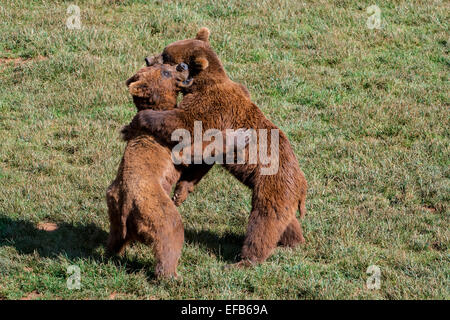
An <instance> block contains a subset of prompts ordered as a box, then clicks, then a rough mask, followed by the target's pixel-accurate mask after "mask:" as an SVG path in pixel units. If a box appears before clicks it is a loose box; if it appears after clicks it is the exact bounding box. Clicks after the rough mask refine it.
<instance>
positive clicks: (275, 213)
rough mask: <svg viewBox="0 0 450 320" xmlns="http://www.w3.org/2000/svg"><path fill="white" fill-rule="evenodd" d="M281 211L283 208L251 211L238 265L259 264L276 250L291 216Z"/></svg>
mask: <svg viewBox="0 0 450 320" xmlns="http://www.w3.org/2000/svg"><path fill="white" fill-rule="evenodd" d="M277 209H278V210H277ZM281 209H284V208H276V209H272V210H267V209H266V210H264V211H262V210H261V209H259V210H258V209H253V211H252V213H251V214H250V219H249V222H248V227H247V235H246V238H245V241H244V246H243V247H242V253H241V258H242V261H241V262H240V264H254V263H261V262H263V261H264V260H266V259H267V257H268V256H269V255H270V254H271V253H272V251H273V250H274V249H275V248H276V246H277V243H278V241H279V240H280V238H281V235H282V233H283V232H284V230H286V227H287V225H288V224H289V222H290V220H291V218H290V217H291V216H292V214H289V213H288V212H283V211H281ZM260 210H261V211H260ZM294 217H295V215H294Z"/></svg>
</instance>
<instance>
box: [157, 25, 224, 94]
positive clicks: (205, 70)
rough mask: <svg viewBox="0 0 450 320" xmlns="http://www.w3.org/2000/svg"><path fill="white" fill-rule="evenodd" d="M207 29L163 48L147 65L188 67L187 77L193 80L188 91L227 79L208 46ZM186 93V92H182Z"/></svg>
mask: <svg viewBox="0 0 450 320" xmlns="http://www.w3.org/2000/svg"><path fill="white" fill-rule="evenodd" d="M209 35H210V32H209V30H208V28H201V29H200V30H199V31H198V33H197V36H196V37H195V38H194V39H186V40H179V41H175V42H173V43H171V44H169V45H168V46H167V47H165V48H164V50H163V52H162V54H161V55H157V56H154V57H152V58H150V59H149V60H148V61H149V64H150V65H151V64H153V63H165V64H169V65H177V64H179V63H186V64H187V65H188V66H189V77H190V78H194V79H195V83H194V85H193V86H192V87H191V88H190V89H189V91H194V90H198V89H200V87H202V86H204V85H210V84H211V83H213V82H220V81H223V80H224V79H227V75H226V73H225V70H224V68H223V65H222V63H221V62H220V60H219V58H218V57H217V54H216V53H215V52H214V51H213V50H212V48H211V46H210V44H209ZM184 91H187V90H184Z"/></svg>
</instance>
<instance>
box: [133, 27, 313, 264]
mask: <svg viewBox="0 0 450 320" xmlns="http://www.w3.org/2000/svg"><path fill="white" fill-rule="evenodd" d="M208 38H209V30H208V29H206V28H202V29H200V31H199V32H198V34H197V36H196V38H194V39H187V40H181V41H176V42H174V43H172V44H170V45H168V46H167V47H166V48H165V49H164V51H163V53H162V54H161V55H160V56H155V57H153V58H152V61H153V63H156V62H164V63H167V64H171V65H174V64H177V63H181V62H185V63H187V64H188V65H189V72H190V75H189V76H190V77H193V78H194V83H193V85H192V86H190V87H189V88H186V89H184V91H183V92H184V98H183V100H182V102H181V103H180V104H179V107H178V108H177V109H173V110H169V111H153V110H144V111H141V112H139V113H138V115H136V117H135V118H134V119H133V121H132V123H131V125H132V126H136V127H139V128H144V129H146V130H149V132H151V133H152V134H154V135H156V136H158V137H159V138H161V139H162V140H163V141H165V142H166V143H171V141H170V137H171V133H172V132H173V131H174V130H175V129H178V128H184V129H187V130H190V131H191V133H192V132H193V128H194V121H202V125H203V130H208V129H211V128H214V129H218V130H225V129H227V128H230V129H237V128H253V129H268V132H270V129H278V128H277V127H276V126H275V125H274V124H273V123H272V122H270V121H269V120H268V119H267V118H266V117H265V116H264V114H263V113H262V112H261V110H260V109H259V108H258V107H257V106H256V105H255V104H254V103H252V101H251V100H250V97H249V94H248V91H247V89H246V88H245V87H244V86H242V85H240V84H238V83H235V82H233V81H231V80H230V79H229V78H228V76H227V75H226V73H225V70H224V68H223V66H222V63H221V62H220V60H219V58H218V57H217V55H216V53H215V52H214V51H213V50H212V48H211V47H210V44H209V40H208ZM269 137H270V136H269ZM269 144H270V138H269ZM268 149H269V150H270V146H269V147H268ZM224 166H225V168H226V169H227V170H228V171H229V172H231V173H232V174H233V175H234V176H235V177H236V178H237V179H239V180H240V181H241V182H242V183H244V184H245V185H246V186H248V187H250V188H251V189H252V190H253V196H252V212H251V214H250V218H249V222H248V227H247V234H246V238H245V241H244V245H243V248H242V252H241V258H242V261H241V262H240V263H239V264H238V265H244V266H246V265H251V264H254V263H259V262H262V261H264V260H265V259H266V258H267V257H268V256H269V255H270V254H271V252H272V251H273V249H274V248H275V247H276V245H277V243H280V244H281V245H284V246H291V247H293V246H295V245H297V244H298V243H302V242H304V241H305V240H304V238H303V235H302V230H301V227H300V224H299V221H298V220H297V218H296V211H297V208H298V209H299V211H300V215H301V216H304V215H305V212H306V210H305V200H306V190H307V183H306V179H305V177H304V174H303V172H302V171H301V169H300V167H299V165H298V161H297V159H296V157H295V155H294V152H293V150H292V148H291V146H290V144H289V141H288V139H287V138H286V136H285V134H284V133H282V132H281V131H280V137H279V170H278V172H277V173H276V174H274V175H261V168H262V166H263V165H262V164H261V163H258V164H256V165H252V164H248V163H246V164H226V165H224ZM194 168H196V169H195V170H194V173H196V174H192V175H193V176H194V177H195V179H194V180H195V183H196V182H198V181H199V180H200V179H201V174H204V173H206V172H207V171H208V170H209V168H210V167H209V166H203V167H202V166H201V165H198V166H194ZM199 168H201V169H199ZM199 172H200V173H201V174H200V175H199V174H198V173H199Z"/></svg>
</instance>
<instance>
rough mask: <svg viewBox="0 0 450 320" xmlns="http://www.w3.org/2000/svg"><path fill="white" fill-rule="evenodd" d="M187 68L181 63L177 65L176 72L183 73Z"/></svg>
mask: <svg viewBox="0 0 450 320" xmlns="http://www.w3.org/2000/svg"><path fill="white" fill-rule="evenodd" d="M188 68H189V67H188V65H187V64H186V63H184V62H182V63H180V64H179V65H177V71H178V72H181V71H185V70H187V69H188Z"/></svg>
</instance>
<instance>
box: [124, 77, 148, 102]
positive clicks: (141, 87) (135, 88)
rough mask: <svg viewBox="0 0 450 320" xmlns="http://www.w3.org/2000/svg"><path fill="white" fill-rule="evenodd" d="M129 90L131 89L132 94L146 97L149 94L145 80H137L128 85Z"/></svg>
mask: <svg viewBox="0 0 450 320" xmlns="http://www.w3.org/2000/svg"><path fill="white" fill-rule="evenodd" d="M128 91H130V93H131V95H132V96H136V97H140V98H145V97H146V96H148V88H147V86H146V85H145V83H144V82H143V81H136V82H133V83H131V84H130V85H129V86H128Z"/></svg>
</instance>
